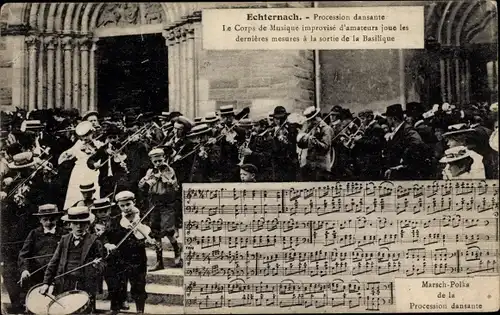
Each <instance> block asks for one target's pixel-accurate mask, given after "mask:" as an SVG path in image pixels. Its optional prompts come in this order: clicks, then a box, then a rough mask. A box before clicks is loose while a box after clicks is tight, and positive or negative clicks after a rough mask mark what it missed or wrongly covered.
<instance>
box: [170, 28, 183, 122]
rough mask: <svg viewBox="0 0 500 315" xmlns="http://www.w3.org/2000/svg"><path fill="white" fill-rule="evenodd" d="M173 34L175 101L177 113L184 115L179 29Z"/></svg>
mask: <svg viewBox="0 0 500 315" xmlns="http://www.w3.org/2000/svg"><path fill="white" fill-rule="evenodd" d="M174 34H175V46H174V47H173V48H172V49H173V50H174V61H173V66H174V71H175V81H174V84H175V90H174V91H175V99H176V100H177V108H179V111H180V112H181V113H182V114H184V115H185V111H186V108H185V107H184V100H183V98H182V92H181V85H182V83H183V81H184V76H183V75H182V71H181V70H182V57H183V56H182V49H181V43H182V40H181V32H180V30H179V28H176V29H174Z"/></svg>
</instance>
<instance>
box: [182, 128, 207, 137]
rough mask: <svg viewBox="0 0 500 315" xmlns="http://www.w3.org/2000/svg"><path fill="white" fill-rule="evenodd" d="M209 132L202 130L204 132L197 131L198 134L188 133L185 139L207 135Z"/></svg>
mask: <svg viewBox="0 0 500 315" xmlns="http://www.w3.org/2000/svg"><path fill="white" fill-rule="evenodd" d="M209 132H210V129H208V130H204V131H199V132H193V133H189V134H188V135H187V137H188V138H192V137H196V136H202V135H204V134H207V133H209Z"/></svg>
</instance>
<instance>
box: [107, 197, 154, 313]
mask: <svg viewBox="0 0 500 315" xmlns="http://www.w3.org/2000/svg"><path fill="white" fill-rule="evenodd" d="M115 200H116V203H117V204H118V207H119V208H120V210H121V219H120V220H113V221H111V223H110V225H109V228H108V229H107V230H106V231H105V232H104V233H103V235H102V240H103V243H104V248H106V249H107V251H108V252H109V253H110V256H109V259H108V265H107V268H108V270H107V271H106V273H107V274H109V275H110V276H109V277H106V283H107V284H108V290H109V297H110V300H111V311H112V312H113V313H118V312H119V310H120V308H121V306H122V305H123V303H124V301H125V300H126V298H127V296H124V295H123V290H122V288H123V286H124V285H126V283H127V280H128V281H130V287H131V289H130V293H131V295H132V298H133V299H134V301H135V305H136V309H137V312H138V313H144V305H145V303H146V298H147V293H146V273H147V257H146V244H156V242H155V241H154V239H152V238H151V237H150V236H149V234H150V233H151V229H150V228H149V227H148V226H147V225H144V224H142V223H141V218H140V216H139V212H140V211H139V209H137V208H136V206H135V195H134V193H132V192H130V191H121V192H119V193H118V194H116V197H115ZM131 229H132V230H133V233H132V234H130V235H129V236H128V237H127V233H129V232H130V230H131Z"/></svg>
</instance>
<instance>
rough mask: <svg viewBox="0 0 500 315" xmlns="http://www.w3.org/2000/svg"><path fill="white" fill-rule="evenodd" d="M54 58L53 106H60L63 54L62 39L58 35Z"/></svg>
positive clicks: (62, 83) (61, 99)
mask: <svg viewBox="0 0 500 315" xmlns="http://www.w3.org/2000/svg"><path fill="white" fill-rule="evenodd" d="M55 48H56V59H55V66H56V69H55V71H56V73H55V84H54V86H55V98H56V99H55V107H62V105H63V104H64V71H63V65H64V56H63V44H62V39H61V38H60V37H59V38H57V45H56V47H55Z"/></svg>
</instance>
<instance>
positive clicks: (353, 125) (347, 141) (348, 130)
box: [332, 117, 364, 149]
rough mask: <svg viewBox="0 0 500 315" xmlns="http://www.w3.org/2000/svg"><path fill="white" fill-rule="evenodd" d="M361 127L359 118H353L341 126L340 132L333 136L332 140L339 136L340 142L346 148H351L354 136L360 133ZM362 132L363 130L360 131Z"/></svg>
mask: <svg viewBox="0 0 500 315" xmlns="http://www.w3.org/2000/svg"><path fill="white" fill-rule="evenodd" d="M360 130H362V127H361V119H360V118H359V117H356V118H354V119H353V120H352V121H351V122H350V123H349V124H347V126H345V127H344V128H342V130H340V132H339V133H338V134H337V135H336V136H335V137H333V139H332V142H334V141H335V140H336V139H337V138H340V142H341V143H342V144H343V145H344V146H345V147H346V148H348V149H352V147H354V138H355V137H356V136H358V135H359V134H360ZM361 132H362V133H364V131H361Z"/></svg>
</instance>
